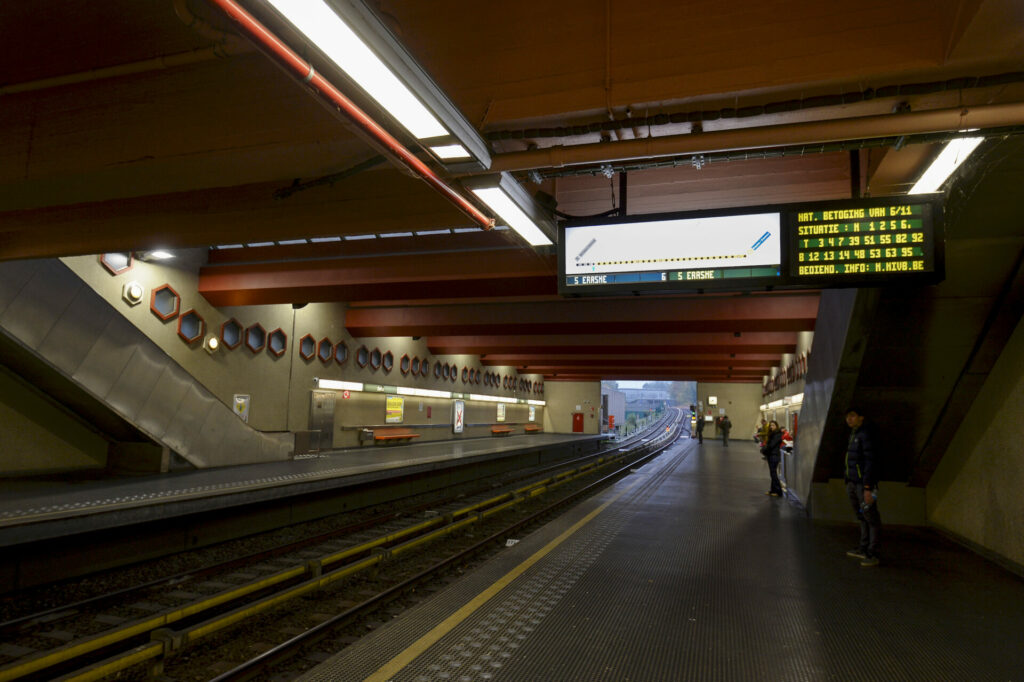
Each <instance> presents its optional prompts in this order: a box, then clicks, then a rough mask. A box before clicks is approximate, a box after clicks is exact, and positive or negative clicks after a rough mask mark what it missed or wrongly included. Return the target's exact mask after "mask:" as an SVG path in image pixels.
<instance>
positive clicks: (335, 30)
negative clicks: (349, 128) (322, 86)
mask: <svg viewBox="0 0 1024 682" xmlns="http://www.w3.org/2000/svg"><path fill="white" fill-rule="evenodd" d="M268 1H269V2H270V4H271V5H273V6H274V7H275V8H276V9H277V11H278V12H280V13H281V14H282V15H284V17H285V18H286V19H288V21H290V22H291V23H292V24H293V25H294V26H295V28H297V29H299V31H301V32H302V33H303V34H305V36H306V37H307V38H309V40H310V41H312V42H313V44H314V45H316V46H317V47H318V48H320V50H321V51H323V53H324V54H325V55H327V57H328V58H329V59H330V60H331V61H333V62H334V63H335V64H337V66H338V67H339V68H340V69H341V70H342V71H344V72H345V73H346V74H348V76H349V78H351V79H352V80H354V81H355V82H356V83H358V84H359V87H361V88H362V89H363V90H365V91H366V94H368V95H369V96H370V97H372V98H373V99H374V100H376V102H377V104H379V105H380V106H381V107H383V108H384V109H385V110H387V111H388V113H390V114H391V115H392V116H394V118H395V120H397V121H398V122H399V123H401V124H402V125H403V126H404V127H405V129H406V130H408V131H409V132H410V133H412V135H413V136H414V137H416V138H417V139H421V140H422V139H426V138H431V137H443V136H446V135H448V134H449V133H448V131H447V130H446V129H445V127H444V126H443V125H441V122H440V121H438V120H437V118H436V117H435V116H434V115H433V114H432V113H431V112H430V111H429V110H428V109H427V108H426V107H425V106H423V104H422V103H421V102H420V101H419V99H417V98H416V96H415V95H414V94H413V93H412V91H410V90H409V89H408V88H407V87H406V86H405V85H404V84H403V83H402V82H401V81H400V80H399V79H398V78H397V77H396V76H395V74H394V73H392V71H391V69H389V68H388V67H387V66H386V65H385V64H384V62H382V61H381V60H380V59H379V58H378V57H377V55H376V54H374V53H373V51H372V50H370V48H368V47H367V46H366V44H365V43H363V41H362V40H361V39H360V38H359V37H358V36H357V35H356V34H355V33H354V32H353V31H352V29H351V28H349V26H348V24H347V23H345V22H344V21H343V20H342V19H341V17H339V16H338V15H337V14H336V13H335V12H334V10H332V9H331V8H330V7H328V6H327V4H326V3H324V2H322V0H268Z"/></svg>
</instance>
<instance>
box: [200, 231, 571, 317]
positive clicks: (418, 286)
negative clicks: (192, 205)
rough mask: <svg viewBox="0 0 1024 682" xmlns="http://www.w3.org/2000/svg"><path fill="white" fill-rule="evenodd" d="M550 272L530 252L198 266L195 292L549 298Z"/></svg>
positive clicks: (547, 263)
mask: <svg viewBox="0 0 1024 682" xmlns="http://www.w3.org/2000/svg"><path fill="white" fill-rule="evenodd" d="M556 270H557V263H556V262H555V257H554V256H541V255H538V254H537V253H536V252H534V251H533V250H531V249H515V250H511V249H507V250H494V251H474V252H469V253H465V252H446V253H430V254H418V255H404V256H377V257H369V258H333V259H324V260H315V261H289V262H277V263H259V264H250V265H236V266H218V267H206V268H202V269H201V270H200V272H199V293H201V294H202V295H203V296H204V297H205V298H206V299H207V300H208V301H209V302H210V303H211V304H212V305H215V306H228V305H266V304H275V303H307V302H319V301H359V300H367V299H374V300H380V299H387V298H405V299H408V298H455V297H458V296H460V295H461V296H493V297H499V296H528V295H553V294H555V293H556V283H555V275H556ZM388 336H397V334H389V335H388ZM412 336H419V335H418V334H413V335H412Z"/></svg>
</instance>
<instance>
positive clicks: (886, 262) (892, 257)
mask: <svg viewBox="0 0 1024 682" xmlns="http://www.w3.org/2000/svg"><path fill="white" fill-rule="evenodd" d="M931 209H932V206H931V204H924V203H913V202H910V201H908V202H906V203H900V204H894V205H889V206H871V207H863V208H853V209H839V210H824V211H802V212H799V213H797V214H796V239H794V240H793V241H792V242H791V243H792V244H793V249H792V254H793V258H792V260H791V261H790V275H791V276H793V277H795V278H798V279H799V278H810V277H827V278H829V279H831V280H833V281H835V282H836V283H839V282H840V281H841V280H843V279H847V278H856V277H858V276H860V275H885V274H889V273H925V272H932V271H934V268H935V253H934V252H935V248H934V247H935V240H934V239H933V238H932V234H933V230H932V222H933V221H932V219H931Z"/></svg>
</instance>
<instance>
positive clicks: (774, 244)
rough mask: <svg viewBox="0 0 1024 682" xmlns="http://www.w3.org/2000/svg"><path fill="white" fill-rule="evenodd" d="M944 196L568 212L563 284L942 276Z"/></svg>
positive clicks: (783, 282) (686, 286) (764, 286)
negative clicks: (608, 215)
mask: <svg viewBox="0 0 1024 682" xmlns="http://www.w3.org/2000/svg"><path fill="white" fill-rule="evenodd" d="M941 199H942V196H941V195H919V196H902V197H887V198H881V199H859V200H846V201H832V202H818V203H811V204H784V205H776V206H760V207H756V208H744V209H728V210H720V211H698V212H690V213H666V214H654V215H642V216H629V217H628V218H618V219H602V220H597V221H594V220H590V221H579V220H577V221H570V222H568V223H566V224H565V225H563V226H562V227H561V228H560V234H559V282H558V286H559V293H561V294H563V295H583V294H596V295H615V294H620V295H621V294H636V293H645V292H651V293H670V292H683V291H692V292H697V291H705V290H717V291H721V290H733V291H754V290H759V289H761V290H771V289H800V288H824V287H866V286H885V285H891V284H934V283H936V282H940V281H942V279H943V278H944V276H945V269H944V248H943V244H944V235H943V230H942V203H941Z"/></svg>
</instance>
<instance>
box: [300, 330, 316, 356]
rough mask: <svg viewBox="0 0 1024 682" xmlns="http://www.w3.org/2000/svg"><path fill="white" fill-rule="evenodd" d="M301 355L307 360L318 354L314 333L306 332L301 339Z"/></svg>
mask: <svg viewBox="0 0 1024 682" xmlns="http://www.w3.org/2000/svg"><path fill="white" fill-rule="evenodd" d="M299 355H300V356H302V359H303V360H306V361H307V362H308V361H309V360H312V359H313V357H314V356H315V355H316V339H314V338H313V335H312V334H306V335H305V336H303V337H302V338H301V339H299Z"/></svg>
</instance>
